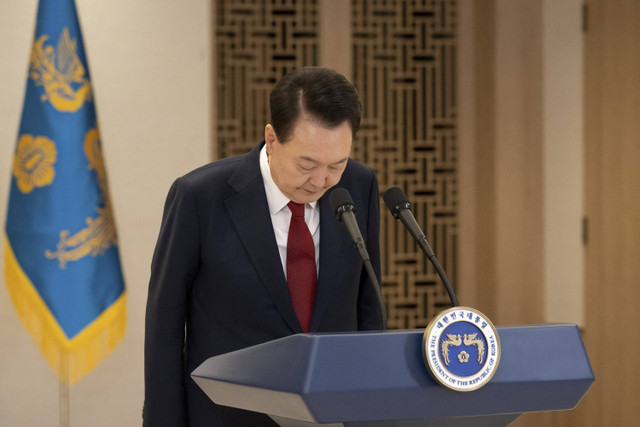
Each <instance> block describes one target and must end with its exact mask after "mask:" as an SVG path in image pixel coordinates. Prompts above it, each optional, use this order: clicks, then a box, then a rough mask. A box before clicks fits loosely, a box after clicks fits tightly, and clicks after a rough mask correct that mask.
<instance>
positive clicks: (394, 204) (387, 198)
mask: <svg viewBox="0 0 640 427" xmlns="http://www.w3.org/2000/svg"><path fill="white" fill-rule="evenodd" d="M382 198H383V199H384V203H385V205H387V208H389V210H390V211H391V212H392V213H394V215H395V212H396V210H397V209H398V205H399V204H401V203H409V199H407V196H406V195H405V194H404V191H402V189H401V188H400V187H391V188H390V189H388V190H387V191H385V192H384V194H383V196H382Z"/></svg>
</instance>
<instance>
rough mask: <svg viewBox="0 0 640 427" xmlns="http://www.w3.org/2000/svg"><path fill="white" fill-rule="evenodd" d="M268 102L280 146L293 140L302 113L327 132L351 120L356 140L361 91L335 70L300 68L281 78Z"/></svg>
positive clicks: (360, 111)
mask: <svg viewBox="0 0 640 427" xmlns="http://www.w3.org/2000/svg"><path fill="white" fill-rule="evenodd" d="M269 101H270V106H271V125H272V126H273V129H274V130H275V132H276V136H277V137H278V140H279V141H280V142H281V143H285V142H287V141H288V140H289V139H290V138H291V136H292V133H293V130H294V128H295V126H296V123H297V122H298V119H300V116H301V115H302V114H303V113H304V114H308V115H309V118H310V119H311V120H313V121H316V122H318V123H319V124H320V125H322V126H324V127H326V128H328V129H333V128H335V127H338V126H340V125H341V124H342V123H344V122H345V121H348V122H349V125H350V127H351V134H352V135H353V138H355V136H356V133H357V132H358V129H359V128H360V118H361V116H362V106H361V104H360V99H359V98H358V92H357V91H356V88H355V87H354V86H353V85H352V84H351V83H350V82H349V81H348V80H347V79H346V78H345V77H344V76H343V75H342V74H339V73H337V72H336V71H334V70H330V69H327V68H321V67H302V68H297V69H295V70H293V71H292V72H290V73H289V74H287V75H285V76H284V77H283V78H282V79H280V81H279V82H278V83H277V84H276V86H275V88H274V89H273V91H272V92H271V96H270V100H269Z"/></svg>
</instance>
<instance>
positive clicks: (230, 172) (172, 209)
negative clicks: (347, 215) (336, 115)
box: [143, 142, 381, 427]
mask: <svg viewBox="0 0 640 427" xmlns="http://www.w3.org/2000/svg"><path fill="white" fill-rule="evenodd" d="M262 145H264V142H263V143H261V144H260V145H258V146H257V147H256V148H255V149H253V150H252V151H251V152H250V153H248V154H245V155H242V156H237V157H233V158H228V159H224V160H220V161H217V162H214V163H211V164H208V165H206V166H203V167H201V168H199V169H196V170H195V171H193V172H191V173H189V174H187V175H185V176H183V177H181V178H178V179H177V180H176V181H175V182H174V184H173V186H172V187H171V190H170V191H169V195H168V197H167V201H166V204H165V209H164V215H163V219H162V226H161V229H160V235H159V238H158V242H157V245H156V249H155V252H154V256H153V262H152V266H151V279H150V283H149V295H148V301H147V313H146V334H145V405H144V410H143V418H144V425H145V426H149V427H155V426H191V427H199V426H233V427H236V426H244V425H247V426H261V425H275V423H273V422H272V421H271V419H270V418H268V417H266V416H265V415H262V414H256V413H252V412H249V411H242V410H238V409H232V408H227V407H223V406H218V405H215V404H214V403H212V402H211V401H210V400H209V398H208V397H207V396H206V395H205V394H204V392H202V391H201V390H200V388H199V387H198V386H197V385H196V384H195V382H193V380H192V379H191V378H190V376H189V374H190V373H191V372H192V371H193V370H194V369H195V368H196V367H197V366H198V365H200V364H201V363H202V362H204V361H205V360H206V359H207V358H209V357H212V356H215V355H218V354H222V353H227V352H230V351H234V350H238V349H241V348H245V347H249V346H252V345H256V344H260V343H263V342H266V341H270V340H274V339H277V338H281V337H284V336H287V335H291V334H296V333H302V329H301V327H300V324H299V323H298V320H297V317H296V314H295V312H294V309H293V306H292V304H291V299H290V296H289V291H288V288H287V282H286V279H285V274H284V271H283V268H282V262H281V260H280V256H279V253H278V248H277V244H276V238H275V234H274V231H273V226H272V223H271V219H270V215H269V209H268V204H267V198H266V194H265V190H264V184H263V180H262V175H261V173H260V166H259V153H260V149H261V147H262ZM336 187H343V188H346V189H347V190H349V192H350V194H351V196H352V198H353V200H354V204H355V206H356V219H357V221H358V224H359V226H360V230H361V231H362V234H363V237H364V239H365V242H366V244H367V248H368V251H369V254H370V256H371V261H372V264H373V266H374V269H375V270H376V273H377V274H378V276H379V275H380V256H379V215H380V213H379V206H380V203H379V196H378V184H377V179H376V175H375V173H374V171H373V170H372V169H370V168H368V167H365V166H363V165H361V164H359V163H357V162H356V161H354V160H351V159H350V160H349V161H348V164H347V167H346V169H345V171H344V173H343V175H342V178H341V181H340V182H339V183H338V184H337V185H336ZM330 191H331V190H329V191H328V192H327V193H326V194H325V195H324V196H323V197H322V198H321V199H320V200H319V203H320V265H319V272H318V288H317V294H316V300H315V306H314V310H313V314H312V319H311V326H310V332H334V331H356V330H371V329H380V328H381V326H380V325H381V320H380V314H379V311H378V310H379V309H378V306H377V300H376V296H375V292H374V291H373V289H372V286H371V283H370V281H369V279H368V278H367V275H366V271H365V270H364V268H363V264H362V261H361V260H360V257H359V255H358V251H357V249H356V248H355V247H354V244H353V242H352V240H351V238H350V237H349V235H348V233H347V231H346V229H345V227H344V225H343V224H341V223H340V222H339V221H338V220H337V219H336V218H335V215H334V212H333V211H332V209H331V206H330V204H329V202H328V193H330ZM378 278H379V277H378ZM282 375H286V372H283V373H282Z"/></svg>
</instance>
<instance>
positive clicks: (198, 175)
mask: <svg viewBox="0 0 640 427" xmlns="http://www.w3.org/2000/svg"><path fill="white" fill-rule="evenodd" d="M254 157H255V158H254ZM255 171H259V166H258V163H257V157H256V156H255V153H254V151H251V152H249V153H245V154H241V155H238V156H233V157H227V158H224V159H220V160H216V161H214V162H211V163H208V164H206V165H203V166H200V167H198V168H196V169H194V170H192V171H191V172H188V173H187V174H185V175H183V176H181V177H180V178H178V181H182V182H184V183H186V184H187V185H188V186H189V187H190V188H192V189H193V190H197V189H206V190H207V191H211V190H212V189H215V187H216V186H218V185H226V184H227V182H228V181H229V180H230V179H231V177H232V175H233V174H234V173H241V174H250V173H255Z"/></svg>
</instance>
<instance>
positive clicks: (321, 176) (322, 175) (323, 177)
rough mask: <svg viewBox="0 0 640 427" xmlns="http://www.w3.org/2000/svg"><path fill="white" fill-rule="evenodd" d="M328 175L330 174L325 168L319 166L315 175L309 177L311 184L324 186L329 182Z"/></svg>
mask: <svg viewBox="0 0 640 427" xmlns="http://www.w3.org/2000/svg"><path fill="white" fill-rule="evenodd" d="M328 176H329V173H328V171H327V170H326V169H325V168H318V170H317V171H315V172H314V173H313V175H311V178H309V181H310V182H311V185H313V186H314V187H317V188H322V187H324V185H325V183H326V182H327V178H328Z"/></svg>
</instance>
